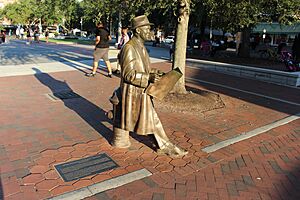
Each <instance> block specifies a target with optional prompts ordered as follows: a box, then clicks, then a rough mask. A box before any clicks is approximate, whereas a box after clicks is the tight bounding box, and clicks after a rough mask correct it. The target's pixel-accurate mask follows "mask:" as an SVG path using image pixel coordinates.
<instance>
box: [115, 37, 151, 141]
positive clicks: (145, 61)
mask: <svg viewBox="0 0 300 200" xmlns="http://www.w3.org/2000/svg"><path fill="white" fill-rule="evenodd" d="M119 63H120V66H121V82H120V87H119V88H118V89H117V90H116V91H115V93H114V95H115V96H117V97H118V104H117V105H116V112H115V117H114V127H117V128H121V129H123V130H127V131H134V132H136V133H137V134H139V135H147V134H151V133H153V132H154V131H155V122H156V120H155V119H154V117H155V116H156V113H155V110H154V107H153V102H152V97H150V96H149V95H147V94H146V93H145V90H146V88H147V87H148V85H149V75H150V72H151V73H152V72H155V69H153V70H151V69H150V60H149V55H148V52H147V50H146V48H145V46H144V44H143V43H142V42H140V41H139V40H138V39H137V38H136V37H135V36H134V37H133V38H132V39H131V40H130V41H129V42H127V43H126V44H125V46H124V47H123V48H122V50H121V52H120V54H119Z"/></svg>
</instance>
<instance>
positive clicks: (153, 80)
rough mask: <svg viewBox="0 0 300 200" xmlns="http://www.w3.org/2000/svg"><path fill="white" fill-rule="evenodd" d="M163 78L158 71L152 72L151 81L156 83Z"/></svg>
mask: <svg viewBox="0 0 300 200" xmlns="http://www.w3.org/2000/svg"><path fill="white" fill-rule="evenodd" d="M160 79H161V75H160V74H157V73H150V76H149V82H150V83H155V82H157V81H159V80H160Z"/></svg>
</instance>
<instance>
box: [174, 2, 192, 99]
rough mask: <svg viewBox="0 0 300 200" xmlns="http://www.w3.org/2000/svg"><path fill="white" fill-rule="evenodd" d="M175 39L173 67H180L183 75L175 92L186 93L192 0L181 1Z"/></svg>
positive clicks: (175, 87)
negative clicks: (186, 63) (186, 68)
mask: <svg viewBox="0 0 300 200" xmlns="http://www.w3.org/2000/svg"><path fill="white" fill-rule="evenodd" d="M178 11H179V12H178V18H177V20H178V21H177V29H176V40H175V52H174V60H173V64H172V68H173V69H174V68H177V67H178V68H179V69H180V71H181V72H182V73H183V76H182V77H181V78H180V79H179V81H178V82H177V83H176V85H175V86H174V88H173V90H172V92H173V93H181V94H182V93H186V88H185V62H186V43H187V33H188V24H189V15H190V0H181V1H180V2H179V9H178Z"/></svg>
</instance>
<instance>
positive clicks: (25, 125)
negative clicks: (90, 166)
mask: <svg viewBox="0 0 300 200" xmlns="http://www.w3.org/2000/svg"><path fill="white" fill-rule="evenodd" d="M156 67H159V68H161V69H163V70H167V69H168V67H169V65H168V64H164V63H161V64H157V65H156ZM191 73H192V72H191V71H187V74H188V75H189V74H191ZM104 74H106V72H103V71H99V73H98V74H97V76H95V77H93V78H87V77H85V76H84V74H83V73H82V72H80V71H72V72H70V71H69V72H59V73H51V74H37V75H34V76H31V75H30V76H16V77H2V78H0V84H1V87H0V96H1V98H0V99H1V104H0V122H1V127H0V136H1V140H0V167H1V168H0V169H1V172H0V173H1V184H2V191H1V190H0V197H1V193H3V194H2V196H3V197H4V199H5V200H6V199H7V200H13V199H25V200H27V199H28V200H35V199H47V198H50V197H54V196H57V195H61V194H63V193H66V192H70V191H74V190H77V189H80V188H83V187H86V186H89V185H92V184H94V183H99V182H101V181H104V180H108V179H110V178H113V177H117V176H120V175H124V174H126V173H128V172H133V171H136V170H139V169H142V168H146V169H147V170H149V171H151V172H152V173H153V175H152V176H150V177H147V178H145V179H142V180H138V181H135V182H132V183H129V184H127V185H125V186H122V187H119V188H116V189H113V190H109V191H106V192H104V193H100V194H97V195H95V196H93V197H89V198H87V199H108V200H109V199H114V200H116V199H152V200H160V199H164V200H167V199H241V198H244V199H297V198H298V197H299V191H300V190H299V180H298V179H299V177H300V176H299V166H300V165H299V164H300V163H299V158H300V157H299V147H300V143H299V136H300V129H299V127H300V126H299V122H300V121H299V120H296V121H294V122H292V123H289V124H287V125H284V126H281V127H278V128H276V129H272V130H271V131H269V132H267V133H264V134H262V135H259V136H257V137H255V138H252V139H249V140H247V141H243V142H240V143H238V144H235V145H232V146H230V147H227V148H224V149H221V150H219V151H216V152H214V153H210V154H207V153H204V152H203V151H201V149H202V148H203V147H205V146H207V145H210V144H214V143H216V142H218V141H222V140H225V139H228V138H231V137H233V136H235V135H237V134H240V133H242V132H247V131H251V130H253V129H255V128H258V127H260V126H263V125H266V124H269V123H272V122H274V121H276V120H279V119H282V118H284V117H286V116H288V115H291V114H293V112H297V111H298V112H299V109H298V108H296V109H295V107H292V106H288V105H280V106H281V107H275V105H274V104H276V102H275V103H274V102H270V100H266V99H262V98H261V99H258V98H253V97H251V96H249V95H243V94H239V97H240V98H237V97H236V95H237V94H235V93H234V92H231V93H230V92H228V91H227V92H226V91H225V92H223V93H220V95H221V98H222V100H223V101H224V103H225V105H226V106H225V107H224V108H222V109H218V110H212V111H209V112H206V113H204V114H201V113H199V115H194V114H182V113H171V112H160V111H159V112H158V114H159V116H160V118H161V120H162V123H163V125H164V128H165V130H166V132H167V134H168V135H169V136H170V139H171V140H172V141H173V142H174V143H175V144H178V145H179V146H181V147H183V148H186V149H188V151H189V154H188V155H186V156H184V157H183V158H170V157H167V156H165V155H158V154H156V153H155V151H154V147H153V141H152V140H151V137H143V136H136V135H135V134H132V138H131V141H132V146H131V147H130V148H129V149H116V148H113V147H112V146H111V145H110V143H109V142H110V141H111V138H112V131H111V130H112V122H111V121H110V120H108V119H107V118H106V116H105V112H106V111H108V110H109V109H111V105H110V103H109V101H108V98H109V97H110V95H111V93H112V91H113V90H114V88H116V87H117V86H118V84H119V79H118V78H117V77H113V78H112V79H109V78H107V77H106V76H103V75H104ZM224 79H225V78H223V79H222V80H224ZM245 84H246V85H247V83H245ZM188 86H189V87H193V88H198V89H205V90H210V91H213V92H218V91H217V90H216V89H215V88H213V87H207V86H206V85H200V84H192V83H189V84H188ZM66 90H67V91H70V90H71V91H74V92H75V93H76V94H78V95H79V97H78V98H74V99H64V100H58V101H53V100H51V99H50V98H49V97H48V96H47V94H49V93H55V92H59V91H66ZM298 98H299V97H298ZM270 103H274V104H272V105H270ZM297 109H298V110H297ZM266 113H267V117H266ZM98 153H106V154H107V155H109V156H110V157H111V158H112V159H114V160H115V161H116V162H117V163H118V165H120V167H119V168H117V169H114V170H109V171H106V172H103V173H100V174H97V175H92V176H88V177H85V178H82V179H79V180H74V181H70V182H64V181H63V180H62V179H61V177H59V175H58V173H57V172H56V171H55V169H54V165H56V164H59V163H64V162H68V161H72V160H77V159H79V158H84V157H87V156H91V155H95V154H98ZM0 188H1V187H0Z"/></svg>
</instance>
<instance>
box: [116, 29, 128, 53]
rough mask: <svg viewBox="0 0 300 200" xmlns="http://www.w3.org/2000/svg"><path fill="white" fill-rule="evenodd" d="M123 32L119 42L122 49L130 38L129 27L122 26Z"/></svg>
mask: <svg viewBox="0 0 300 200" xmlns="http://www.w3.org/2000/svg"><path fill="white" fill-rule="evenodd" d="M121 33H122V36H121V40H120V42H119V44H118V49H121V48H122V47H123V46H124V45H125V44H126V42H128V41H129V40H130V38H129V35H128V28H127V27H122V30H121Z"/></svg>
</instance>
